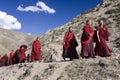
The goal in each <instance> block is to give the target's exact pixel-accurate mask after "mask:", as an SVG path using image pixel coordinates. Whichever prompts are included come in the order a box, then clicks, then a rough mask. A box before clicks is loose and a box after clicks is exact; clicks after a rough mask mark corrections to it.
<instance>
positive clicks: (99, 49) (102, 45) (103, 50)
mask: <svg viewBox="0 0 120 80" xmlns="http://www.w3.org/2000/svg"><path fill="white" fill-rule="evenodd" d="M97 31H98V32H99V33H98V35H99V39H100V42H99V41H98V39H97V41H96V46H95V54H96V56H101V57H107V56H111V52H110V49H109V48H108V46H107V43H106V41H108V38H109V32H108V29H107V27H106V26H104V27H103V28H102V27H101V26H98V27H97Z"/></svg>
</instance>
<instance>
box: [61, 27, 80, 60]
mask: <svg viewBox="0 0 120 80" xmlns="http://www.w3.org/2000/svg"><path fill="white" fill-rule="evenodd" d="M77 46H78V43H77V41H76V39H75V35H74V32H73V31H72V27H69V30H68V31H67V32H66V33H65V35H64V43H63V54H62V57H63V59H64V60H66V59H67V58H69V59H70V60H73V59H78V58H79V57H78V54H77V51H76V47H77Z"/></svg>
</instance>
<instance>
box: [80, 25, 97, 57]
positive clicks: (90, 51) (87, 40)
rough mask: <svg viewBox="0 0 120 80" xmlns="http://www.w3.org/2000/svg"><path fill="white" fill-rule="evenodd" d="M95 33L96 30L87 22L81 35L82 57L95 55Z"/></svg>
mask: <svg viewBox="0 0 120 80" xmlns="http://www.w3.org/2000/svg"><path fill="white" fill-rule="evenodd" d="M93 35H94V31H93V29H92V28H91V27H90V26H89V25H88V24H86V25H85V26H84V28H83V34H82V37H81V46H82V50H81V57H83V58H88V57H93V58H94V57H95V52H94V47H93V42H92V39H93Z"/></svg>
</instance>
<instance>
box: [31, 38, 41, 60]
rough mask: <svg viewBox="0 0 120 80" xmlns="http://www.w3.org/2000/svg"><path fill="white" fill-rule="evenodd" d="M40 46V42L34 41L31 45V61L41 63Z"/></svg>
mask: <svg viewBox="0 0 120 80" xmlns="http://www.w3.org/2000/svg"><path fill="white" fill-rule="evenodd" d="M40 49H41V46H40V41H39V40H35V41H34V42H33V44H32V51H31V61H32V62H33V61H41V60H42V56H41V50H40Z"/></svg>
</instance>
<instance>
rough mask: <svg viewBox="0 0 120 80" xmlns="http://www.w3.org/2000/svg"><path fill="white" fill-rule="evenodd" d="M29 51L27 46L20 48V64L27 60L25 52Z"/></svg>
mask: <svg viewBox="0 0 120 80" xmlns="http://www.w3.org/2000/svg"><path fill="white" fill-rule="evenodd" d="M26 50H27V45H21V46H20V48H19V51H20V55H19V63H24V62H25V60H26V55H25V52H26Z"/></svg>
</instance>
